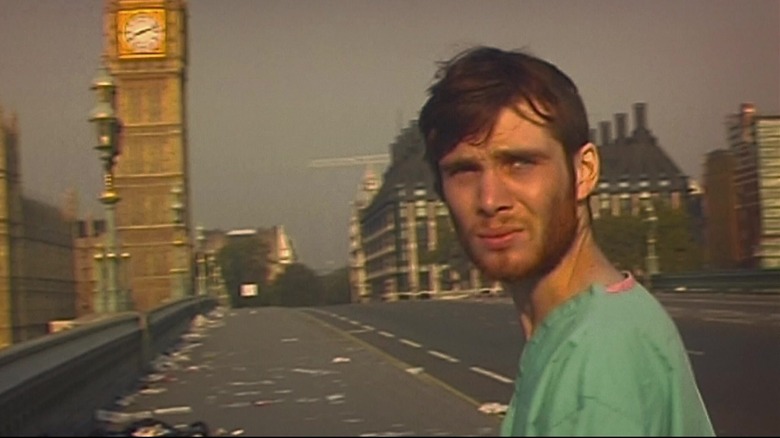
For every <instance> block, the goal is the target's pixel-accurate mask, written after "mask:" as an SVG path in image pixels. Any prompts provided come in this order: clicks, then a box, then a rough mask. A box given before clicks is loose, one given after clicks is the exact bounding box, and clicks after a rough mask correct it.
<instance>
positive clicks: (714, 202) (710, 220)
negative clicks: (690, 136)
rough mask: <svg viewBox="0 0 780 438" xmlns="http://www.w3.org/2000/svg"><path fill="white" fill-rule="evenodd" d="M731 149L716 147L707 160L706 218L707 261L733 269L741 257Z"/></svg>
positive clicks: (705, 180)
mask: <svg viewBox="0 0 780 438" xmlns="http://www.w3.org/2000/svg"><path fill="white" fill-rule="evenodd" d="M734 170H735V160H734V155H733V153H732V151H730V150H726V149H717V150H714V151H712V152H710V153H708V154H707V156H706V159H705V161H704V202H703V203H704V218H705V224H706V226H705V234H706V245H705V247H706V253H707V264H708V266H709V267H710V268H712V269H733V268H736V267H738V265H739V259H740V249H739V242H738V240H737V236H738V225H737V215H736V208H735V207H736V205H737V200H736V198H737V194H736V191H735V189H734Z"/></svg>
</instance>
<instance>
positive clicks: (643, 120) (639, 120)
mask: <svg viewBox="0 0 780 438" xmlns="http://www.w3.org/2000/svg"><path fill="white" fill-rule="evenodd" d="M645 108H646V105H645V103H644V102H637V103H635V104H634V123H635V124H636V126H635V128H636V130H637V131H644V130H646V129H647V115H646V114H645Z"/></svg>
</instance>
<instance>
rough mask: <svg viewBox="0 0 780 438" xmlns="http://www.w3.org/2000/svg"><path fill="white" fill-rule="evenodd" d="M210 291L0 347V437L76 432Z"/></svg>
mask: <svg viewBox="0 0 780 438" xmlns="http://www.w3.org/2000/svg"><path fill="white" fill-rule="evenodd" d="M215 306H216V301H215V300H214V299H213V298H207V297H197V298H187V299H184V300H181V301H177V302H173V303H170V304H168V305H165V306H163V307H161V308H158V309H156V310H154V311H152V312H149V313H147V314H143V313H135V312H127V313H121V314H115V315H110V316H105V317H103V318H101V319H97V320H93V321H91V322H88V323H84V324H81V325H77V326H76V327H74V328H72V329H69V330H65V331H62V332H58V333H53V334H51V335H47V336H44V337H41V338H38V339H34V340H31V341H28V342H23V343H20V344H16V345H13V346H11V347H8V348H6V349H3V350H0V436H44V435H59V436H62V435H81V436H85V435H86V434H88V433H89V432H91V431H92V429H93V425H94V412H95V411H96V410H97V409H100V408H103V407H105V406H107V405H109V404H110V403H111V402H113V401H114V400H115V398H116V397H117V396H118V395H119V394H121V393H122V392H124V391H125V390H127V389H129V388H131V387H132V385H133V384H134V383H135V382H136V381H137V379H138V378H139V377H140V376H141V375H142V374H143V373H144V371H145V370H146V367H147V365H148V364H149V362H150V361H151V360H152V359H153V358H154V357H155V356H156V355H158V354H160V353H161V352H163V351H164V350H165V349H166V348H168V347H169V346H170V345H172V344H173V343H174V342H175V341H176V339H177V338H178V337H179V336H180V335H181V334H182V333H184V331H186V330H187V328H188V326H189V324H190V321H191V320H192V318H193V317H195V316H196V315H197V314H199V313H205V312H208V311H209V310H211V309H212V308H214V307H215Z"/></svg>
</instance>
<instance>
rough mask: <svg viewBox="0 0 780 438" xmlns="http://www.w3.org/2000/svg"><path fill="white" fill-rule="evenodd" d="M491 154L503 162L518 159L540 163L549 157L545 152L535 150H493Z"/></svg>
mask: <svg viewBox="0 0 780 438" xmlns="http://www.w3.org/2000/svg"><path fill="white" fill-rule="evenodd" d="M490 154H491V155H492V156H493V158H497V159H499V160H502V161H506V160H517V159H521V160H529V161H539V160H542V159H544V158H547V157H548V155H547V154H546V153H545V152H544V151H541V150H537V149H533V148H506V149H504V148H501V149H495V150H493V151H492V152H491V153H490Z"/></svg>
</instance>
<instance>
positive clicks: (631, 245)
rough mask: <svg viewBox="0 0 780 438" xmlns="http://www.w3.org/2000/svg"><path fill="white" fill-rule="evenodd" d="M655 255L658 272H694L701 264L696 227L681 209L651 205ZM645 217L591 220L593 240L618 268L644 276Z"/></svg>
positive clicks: (645, 248)
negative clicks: (655, 220) (654, 230)
mask: <svg viewBox="0 0 780 438" xmlns="http://www.w3.org/2000/svg"><path fill="white" fill-rule="evenodd" d="M654 206H655V213H656V217H657V222H656V255H657V256H658V265H659V268H660V271H661V272H667V273H673V272H686V271H697V270H700V269H701V268H702V265H703V251H702V248H701V245H699V244H698V243H697V241H696V237H695V232H694V231H695V230H694V227H695V226H696V225H695V223H694V221H693V218H692V217H691V215H690V214H689V213H688V212H687V211H686V210H685V209H674V208H671V206H668V205H666V204H664V203H662V202H658V203H656V204H654ZM649 226H650V225H649V223H648V222H647V220H646V216H626V215H624V216H610V215H607V216H602V217H600V218H598V219H595V220H594V221H593V232H594V235H595V238H596V241H597V242H598V243H599V246H600V247H601V249H602V250H603V251H604V253H605V254H606V256H607V257H608V258H609V259H610V260H611V261H612V262H613V263H614V264H615V265H616V267H618V268H619V269H624V270H629V271H632V272H634V273H640V274H644V273H645V271H646V269H647V261H646V260H647V259H646V257H647V238H648V233H649Z"/></svg>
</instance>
